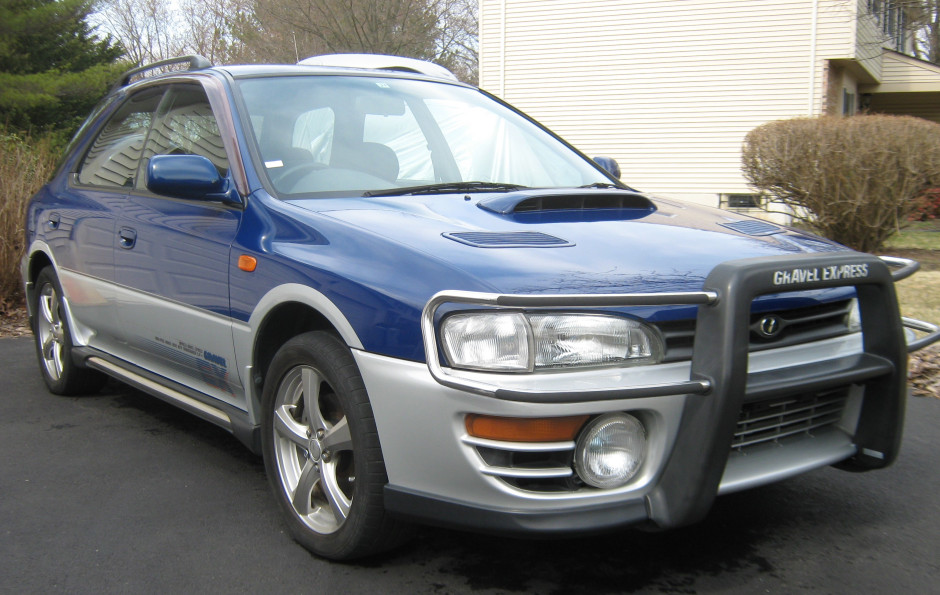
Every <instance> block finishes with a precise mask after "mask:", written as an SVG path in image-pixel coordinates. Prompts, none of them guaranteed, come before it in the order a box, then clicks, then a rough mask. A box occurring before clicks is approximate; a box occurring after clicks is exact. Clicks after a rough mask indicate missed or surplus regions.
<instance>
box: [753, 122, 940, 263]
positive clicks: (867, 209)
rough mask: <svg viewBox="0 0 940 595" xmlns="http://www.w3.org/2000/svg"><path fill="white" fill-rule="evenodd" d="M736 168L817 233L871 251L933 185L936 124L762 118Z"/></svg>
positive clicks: (938, 159)
mask: <svg viewBox="0 0 940 595" xmlns="http://www.w3.org/2000/svg"><path fill="white" fill-rule="evenodd" d="M742 168H743V171H744V175H745V177H746V178H747V179H748V181H749V182H750V183H751V184H752V185H753V186H754V187H755V188H757V189H759V190H761V191H762V192H764V193H766V194H768V195H770V196H771V197H772V198H773V199H774V200H776V201H779V202H781V203H783V204H785V205H787V206H788V207H789V211H790V213H791V214H792V215H793V216H794V217H795V218H796V219H798V220H800V221H803V222H805V223H807V224H809V225H810V226H811V227H812V228H813V229H814V230H816V231H817V232H819V233H820V234H821V235H824V236H826V237H828V238H831V239H833V240H835V241H837V242H840V243H842V244H845V245H847V246H850V247H852V248H854V249H856V250H861V251H864V252H874V251H877V250H880V249H881V248H882V246H883V244H884V242H885V240H886V239H888V238H889V237H890V236H891V235H892V234H893V233H895V232H896V231H898V230H899V229H900V227H901V225H903V224H905V223H906V222H907V220H908V218H909V217H910V215H911V214H912V213H913V212H914V210H915V209H916V208H917V207H918V206H919V205H920V201H919V199H920V197H921V196H923V194H924V191H926V190H927V189H928V188H933V187H937V186H940V124H936V123H933V122H929V121H927V120H922V119H919V118H913V117H908V116H885V115H864V116H853V117H849V118H838V117H832V116H825V117H820V118H798V119H794V120H780V121H776V122H769V123H767V124H764V125H762V126H759V127H757V128H755V129H754V130H752V131H751V132H749V133H748V135H747V137H746V138H745V139H744V150H743V155H742Z"/></svg>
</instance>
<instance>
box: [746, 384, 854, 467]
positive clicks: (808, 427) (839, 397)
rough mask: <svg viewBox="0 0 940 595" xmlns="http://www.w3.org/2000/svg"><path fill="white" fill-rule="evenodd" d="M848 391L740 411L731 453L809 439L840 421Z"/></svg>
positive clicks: (770, 401)
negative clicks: (780, 442)
mask: <svg viewBox="0 0 940 595" xmlns="http://www.w3.org/2000/svg"><path fill="white" fill-rule="evenodd" d="M848 397H849V387H841V388H837V389H832V390H827V391H821V392H816V393H807V394H802V395H795V396H791V397H778V398H776V399H768V400H766V401H758V402H756V403H746V404H745V405H744V407H742V408H741V414H740V416H739V417H738V425H737V429H736V430H735V432H734V439H733V440H732V441H731V448H732V450H736V451H738V452H742V451H746V450H747V449H748V448H750V447H754V446H756V445H758V444H764V443H767V442H779V441H781V440H783V439H785V438H789V437H797V436H800V435H804V436H805V435H812V432H813V430H818V429H820V428H824V427H826V426H831V425H834V424H836V423H838V422H839V420H841V419H842V412H843V410H844V409H845V404H846V401H847V400H848Z"/></svg>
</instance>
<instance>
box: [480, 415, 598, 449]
mask: <svg viewBox="0 0 940 595" xmlns="http://www.w3.org/2000/svg"><path fill="white" fill-rule="evenodd" d="M589 417H590V416H588V415H576V416H572V417H537V418H528V417H496V416H492V415H477V414H475V413H471V414H469V415H467V417H466V420H465V425H466V428H467V433H468V434H470V435H471V436H473V437H474V438H485V439H487V440H502V441H505V442H563V441H566V440H574V438H575V436H577V435H578V431H579V430H580V429H581V427H582V426H583V425H584V423H585V422H586V421H587V420H588V418H589Z"/></svg>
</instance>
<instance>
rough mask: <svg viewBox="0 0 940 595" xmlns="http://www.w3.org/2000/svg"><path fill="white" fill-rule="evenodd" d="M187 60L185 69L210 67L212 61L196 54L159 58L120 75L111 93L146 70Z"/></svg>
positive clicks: (182, 62)
mask: <svg viewBox="0 0 940 595" xmlns="http://www.w3.org/2000/svg"><path fill="white" fill-rule="evenodd" d="M187 62H188V63H189V67H188V68H186V70H202V69H203V68H210V67H211V66H212V62H210V61H209V59H208V58H204V57H202V56H196V55H191V56H181V57H179V58H170V59H168V60H160V61H159V62H153V63H152V64H147V65H146V66H138V67H137V68H133V69H131V70H128V71H127V72H125V73H124V74H123V75H121V80H119V81H118V82H117V83H116V84H115V85H114V86H113V87H111V92H112V93H113V92H114V91H117V90H118V89H120V88H121V87H126V86H127V85H129V84H130V82H131V79H132V78H134V77H135V76H137V75H138V74H141V73H143V72H147V71H148V70H156V69H157V68H164V67H166V66H173V65H175V64H184V63H187Z"/></svg>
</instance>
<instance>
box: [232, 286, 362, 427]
mask: <svg viewBox="0 0 940 595" xmlns="http://www.w3.org/2000/svg"><path fill="white" fill-rule="evenodd" d="M288 303H296V304H303V305H305V306H309V307H310V308H311V309H313V310H316V311H317V312H319V313H320V314H322V315H323V317H324V318H326V319H327V320H328V321H329V323H330V324H332V325H333V327H334V328H335V329H336V331H337V332H338V333H339V335H340V337H341V338H342V340H343V342H344V343H346V345H347V346H348V347H349V348H350V349H356V350H362V349H363V346H362V341H361V340H360V339H359V335H358V334H357V333H356V331H355V329H353V326H352V325H351V324H350V323H349V320H347V318H346V316H345V315H344V314H343V313H342V312H341V311H340V309H339V308H338V307H337V306H336V304H334V303H333V302H332V301H331V300H330V299H329V298H328V297H326V296H325V295H323V294H322V293H320V292H319V291H317V290H316V289H313V288H311V287H308V286H307V285H302V284H300V283H285V284H284V285H278V286H277V287H275V288H274V289H272V290H270V291H268V292H267V293H266V294H264V296H262V297H261V299H260V300H259V301H258V304H257V305H256V306H255V309H254V310H253V311H252V313H251V317H250V318H249V319H248V323H247V324H245V323H240V322H235V321H233V325H232V339H233V340H234V343H235V357H236V358H237V360H238V362H239V364H240V366H241V370H242V374H243V376H242V379H243V381H242V385H243V386H244V387H245V397H246V407H247V409H248V417H249V420H250V422H251V423H253V424H258V423H260V420H261V410H260V403H261V395H260V390H259V388H258V387H256V386H255V384H254V382H251V378H252V370H253V368H254V356H255V352H256V351H257V348H258V345H257V338H258V333H259V332H260V331H261V327H262V325H263V324H264V321H265V320H266V319H267V317H268V315H269V314H270V313H271V312H272V311H274V309H275V308H277V307H278V306H283V305H284V304H288Z"/></svg>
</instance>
